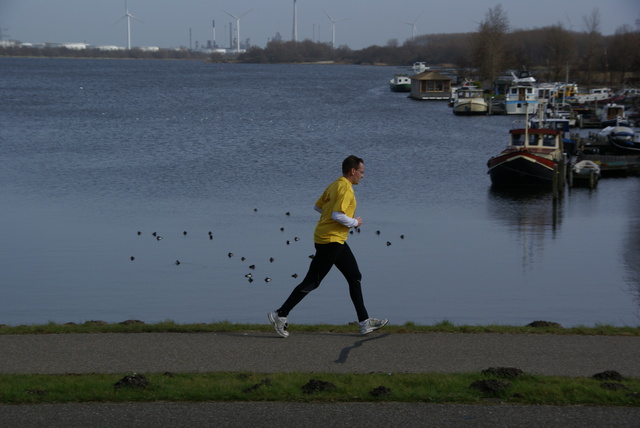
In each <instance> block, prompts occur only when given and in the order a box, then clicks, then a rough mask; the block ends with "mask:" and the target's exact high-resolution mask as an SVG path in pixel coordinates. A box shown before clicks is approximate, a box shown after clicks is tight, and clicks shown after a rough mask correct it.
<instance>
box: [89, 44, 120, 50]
mask: <svg viewBox="0 0 640 428" xmlns="http://www.w3.org/2000/svg"><path fill="white" fill-rule="evenodd" d="M94 48H95V49H98V50H99V51H119V50H123V49H124V48H122V47H119V46H114V45H104V46H94Z"/></svg>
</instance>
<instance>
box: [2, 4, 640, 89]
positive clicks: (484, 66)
mask: <svg viewBox="0 0 640 428" xmlns="http://www.w3.org/2000/svg"><path fill="white" fill-rule="evenodd" d="M583 21H584V25H582V26H581V27H583V28H584V29H585V31H581V32H578V31H574V30H572V29H571V28H569V29H567V28H565V26H564V25H563V24H562V23H560V22H559V23H557V24H553V25H549V26H546V27H543V28H536V29H515V30H512V29H511V28H510V26H509V20H508V17H507V15H506V13H505V12H504V10H503V9H502V6H501V5H500V4H498V5H497V6H495V7H494V8H490V9H489V10H488V11H487V13H486V15H485V17H484V19H483V20H482V21H481V22H480V23H479V24H478V28H477V30H476V31H475V32H470V33H453V34H425V35H420V36H417V37H415V38H412V39H410V40H407V41H405V42H404V43H402V44H401V43H400V42H398V40H397V39H392V40H389V41H388V42H387V44H386V45H385V46H377V45H374V46H369V47H366V48H364V49H360V50H352V49H350V48H349V47H348V46H346V45H345V46H339V47H338V48H335V49H334V48H333V47H332V46H331V45H330V44H328V43H321V42H313V41H310V40H304V41H300V42H293V41H282V38H280V37H276V38H274V39H273V40H271V41H270V42H269V43H267V45H266V46H265V47H264V48H260V47H255V46H254V47H250V48H248V49H247V50H246V52H244V53H241V54H240V55H229V54H220V53H214V54H205V53H204V52H202V51H191V50H189V49H186V48H185V49H180V50H169V49H160V50H159V51H155V52H149V51H143V50H140V49H130V50H124V51H99V50H97V49H85V50H72V49H66V48H45V49H36V48H25V47H5V48H0V55H4V56H51V57H55V56H65V57H104V58H143V59H201V60H206V61H210V62H241V63H258V64H279V63H316V62H331V63H338V64H379V65H395V66H407V65H411V64H412V63H414V62H418V61H422V62H426V63H427V64H428V65H430V66H431V67H432V68H440V67H441V68H447V69H453V70H455V73H456V74H457V76H458V80H459V81H462V80H464V79H470V80H473V81H480V82H482V84H483V86H485V87H486V88H490V87H492V85H493V83H494V82H495V81H496V79H498V78H499V77H500V76H501V75H503V74H504V73H505V71H506V70H513V69H520V68H522V67H525V68H527V69H528V70H530V71H533V72H534V75H535V76H536V78H537V80H538V81H547V82H560V81H565V80H568V81H569V82H576V83H578V84H579V85H580V86H585V87H593V86H594V85H606V86H609V87H613V88H624V87H638V86H640V49H639V47H640V20H637V21H636V28H635V29H633V28H631V27H630V26H629V25H622V26H620V27H619V28H618V29H617V30H616V32H615V34H614V35H611V36H604V35H602V33H601V32H600V29H599V27H600V14H599V12H598V10H597V9H594V10H593V11H592V12H591V14H590V15H588V16H585V17H584V18H583Z"/></svg>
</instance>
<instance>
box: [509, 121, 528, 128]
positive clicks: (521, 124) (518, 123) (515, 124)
mask: <svg viewBox="0 0 640 428" xmlns="http://www.w3.org/2000/svg"><path fill="white" fill-rule="evenodd" d="M526 126H527V122H526V121H525V120H514V121H513V122H511V129H522V128H525V127H526Z"/></svg>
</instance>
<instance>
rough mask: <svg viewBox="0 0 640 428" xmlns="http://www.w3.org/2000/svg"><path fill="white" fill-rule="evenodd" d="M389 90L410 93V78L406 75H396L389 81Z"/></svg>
mask: <svg viewBox="0 0 640 428" xmlns="http://www.w3.org/2000/svg"><path fill="white" fill-rule="evenodd" d="M389 89H390V90H391V91H393V92H411V78H410V77H409V76H407V75H406V74H396V75H394V76H393V79H391V80H390V81H389Z"/></svg>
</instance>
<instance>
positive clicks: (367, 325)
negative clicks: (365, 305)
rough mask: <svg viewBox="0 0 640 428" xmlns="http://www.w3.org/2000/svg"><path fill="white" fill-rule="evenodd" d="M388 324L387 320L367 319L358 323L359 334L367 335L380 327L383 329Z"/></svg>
mask: <svg viewBox="0 0 640 428" xmlns="http://www.w3.org/2000/svg"><path fill="white" fill-rule="evenodd" d="M388 322H389V320H388V319H386V318H385V319H383V320H379V319H377V318H368V319H366V320H364V321H362V322H360V323H358V324H359V325H360V334H362V335H365V334H369V333H371V332H372V331H375V330H377V329H379V328H381V327H384V326H385V325H387V323H388Z"/></svg>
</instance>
